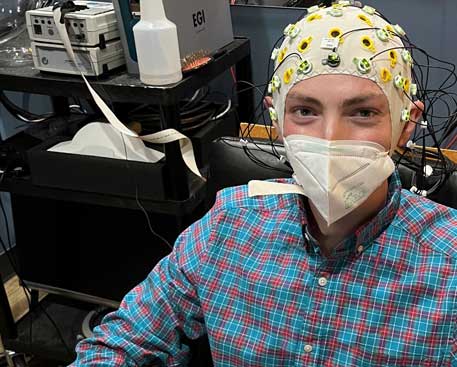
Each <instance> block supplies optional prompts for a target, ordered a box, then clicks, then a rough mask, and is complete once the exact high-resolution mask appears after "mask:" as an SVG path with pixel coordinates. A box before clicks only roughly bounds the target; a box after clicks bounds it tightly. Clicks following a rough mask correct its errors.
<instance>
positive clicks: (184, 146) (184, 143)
mask: <svg viewBox="0 0 457 367" xmlns="http://www.w3.org/2000/svg"><path fill="white" fill-rule="evenodd" d="M53 15H54V23H55V24H56V27H57V31H58V32H59V35H60V38H61V40H62V42H63V44H64V47H65V49H66V51H67V53H68V55H69V56H70V58H71V60H72V61H73V63H74V64H75V67H76V68H77V69H78V71H79V72H80V74H81V76H82V78H83V80H84V82H85V83H86V86H87V88H88V89H89V92H90V94H91V95H92V98H93V99H94V101H95V103H96V104H97V106H98V107H99V108H100V110H101V111H102V112H103V114H104V115H105V117H106V119H107V120H108V122H109V123H110V124H111V125H112V126H113V127H114V128H115V129H116V130H118V131H119V132H121V133H122V134H126V135H129V136H132V137H136V138H138V139H141V140H143V141H147V142H150V143H156V144H166V143H171V142H174V141H179V146H180V148H181V155H182V158H183V160H184V163H185V164H186V166H187V167H189V169H190V170H191V171H192V172H193V173H194V174H196V175H197V176H199V177H201V178H202V179H203V180H204V181H206V180H205V178H204V177H202V175H201V173H200V171H199V170H198V167H197V163H196V162H195V155H194V149H193V146H192V142H191V140H190V139H189V138H188V137H187V136H185V135H184V134H181V133H180V132H179V131H177V130H175V129H166V130H162V131H159V132H157V133H155V134H149V135H143V136H139V135H138V134H137V133H136V132H134V131H132V130H130V129H129V128H128V127H126V126H125V125H124V124H123V123H122V122H121V121H119V119H118V118H117V116H116V115H115V114H114V112H113V111H111V109H110V108H109V107H108V105H107V104H106V103H105V101H103V99H102V98H101V97H100V96H99V95H98V93H97V92H96V91H95V90H94V89H93V88H92V87H91V85H90V84H89V82H88V81H87V79H86V77H85V76H84V74H83V72H82V70H81V69H80V68H79V66H78V63H77V61H76V58H75V54H74V52H73V48H72V46H71V42H70V39H69V37H68V33H67V29H66V27H65V23H63V24H62V23H60V17H61V9H60V7H58V8H56V9H54V12H53ZM153 163H155V162H153Z"/></svg>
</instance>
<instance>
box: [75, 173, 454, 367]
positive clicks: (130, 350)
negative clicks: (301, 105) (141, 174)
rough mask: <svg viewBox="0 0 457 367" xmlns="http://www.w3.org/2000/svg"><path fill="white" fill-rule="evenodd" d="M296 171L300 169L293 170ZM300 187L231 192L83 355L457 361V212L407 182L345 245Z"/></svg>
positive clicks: (245, 361) (155, 359)
mask: <svg viewBox="0 0 457 367" xmlns="http://www.w3.org/2000/svg"><path fill="white" fill-rule="evenodd" d="M286 182H288V181H286ZM306 223H307V221H306V210H305V208H304V205H303V200H301V199H300V197H299V196H298V195H292V194H290V195H280V196H264V197H260V198H259V197H257V198H249V197H248V196H247V188H246V186H241V187H234V188H229V189H225V190H223V191H221V192H220V193H219V195H218V199H217V201H216V204H215V205H214V207H213V209H212V210H211V211H210V212H209V213H208V214H207V215H206V216H205V217H204V218H202V219H201V220H200V221H198V222H197V223H195V224H193V225H192V226H191V227H190V228H188V229H187V230H186V231H185V232H183V234H182V235H181V236H180V237H179V239H178V240H177V242H176V244H175V248H174V250H173V252H172V253H171V254H170V255H169V256H168V257H166V258H164V259H163V260H162V261H161V262H159V264H158V265H157V266H156V267H155V269H154V270H153V271H152V272H151V274H150V275H149V276H148V277H147V279H146V280H145V281H144V282H143V283H142V284H140V285H139V286H137V287H136V288H134V289H133V290H132V291H131V292H130V293H128V294H127V296H126V297H125V298H124V300H123V302H122V304H121V307H120V308H119V310H118V311H116V312H114V313H112V314H110V315H108V316H107V317H106V318H105V319H104V322H103V324H102V325H101V326H100V327H98V328H97V329H96V331H95V336H94V337H93V338H90V339H87V340H85V341H82V342H81V343H80V344H79V346H78V348H77V352H78V358H77V361H76V362H75V363H74V364H73V365H72V366H106V367H108V366H144V365H149V364H153V363H156V364H158V365H162V366H184V365H186V361H187V360H188V354H189V353H188V352H189V350H188V347H187V346H186V345H185V344H183V343H181V339H182V336H184V335H185V336H186V337H188V338H191V339H195V338H198V337H200V336H202V335H203V334H205V333H207V335H208V337H209V341H210V346H211V352H212V357H213V360H214V364H215V366H218V367H222V366H224V367H225V366H227V367H228V366H308V367H310V366H315V367H322V366H329V367H330V366H331V367H335V366H396V367H402V366H452V367H456V366H457V341H456V337H457V319H456V318H457V264H456V262H457V211H455V210H453V209H450V208H447V207H444V206H441V205H439V204H436V203H434V202H431V201H429V200H427V199H424V198H421V197H418V196H414V195H412V194H410V193H409V192H408V191H404V190H403V191H402V190H401V188H400V180H399V176H398V173H397V172H396V173H394V174H393V175H392V177H391V179H390V183H389V196H388V202H387V205H386V206H385V207H384V209H383V210H382V211H381V212H380V213H379V215H377V216H376V217H375V218H373V219H372V220H371V221H369V222H368V223H366V224H364V225H363V226H362V227H360V228H359V229H358V230H357V231H356V232H355V233H354V234H353V235H352V236H350V238H348V239H346V240H345V241H344V243H342V245H341V246H340V251H338V252H336V253H335V254H334V256H331V257H323V256H321V254H320V253H319V251H318V247H317V246H316V244H315V243H314V241H313V239H312V238H310V237H309V234H308V233H307V231H306V230H303V229H304V228H305V229H306Z"/></svg>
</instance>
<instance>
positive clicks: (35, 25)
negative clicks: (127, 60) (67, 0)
mask: <svg viewBox="0 0 457 367" xmlns="http://www.w3.org/2000/svg"><path fill="white" fill-rule="evenodd" d="M74 3H75V4H76V5H81V6H87V9H83V10H78V11H75V12H70V13H67V14H66V15H65V24H66V28H67V32H68V37H69V38H70V42H71V44H72V45H78V46H97V45H99V44H100V43H103V42H107V41H109V40H112V39H114V38H119V37H120V35H119V29H118V27H117V20H116V14H115V13H114V9H113V4H111V3H105V2H99V1H75V2H74ZM26 21H27V30H28V32H29V37H30V39H31V40H32V41H39V42H51V43H62V41H61V40H60V36H59V32H58V31H57V28H56V25H55V23H54V16H53V11H52V6H48V7H46V8H41V9H35V10H29V11H27V12H26Z"/></svg>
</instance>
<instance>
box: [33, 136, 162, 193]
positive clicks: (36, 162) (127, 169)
mask: <svg viewBox="0 0 457 367" xmlns="http://www.w3.org/2000/svg"><path fill="white" fill-rule="evenodd" d="M66 140H69V138H67V137H55V138H53V139H49V140H46V141H45V142H44V143H42V144H40V145H38V146H35V147H34V148H32V149H31V150H29V151H28V152H27V156H28V161H29V166H30V171H31V180H32V183H33V184H34V185H38V186H46V187H52V188H57V189H65V190H73V191H83V192H91V193H98V194H105V195H114V196H122V197H129V198H135V196H136V190H138V197H139V198H141V199H150V200H164V199H165V198H166V192H165V187H166V176H165V162H164V161H159V162H158V163H144V162H136V161H126V160H121V159H110V158H102V157H95V156H85V155H79V154H67V153H57V152H48V151H47V149H49V148H51V147H52V146H54V145H56V144H58V143H60V142H62V141H66Z"/></svg>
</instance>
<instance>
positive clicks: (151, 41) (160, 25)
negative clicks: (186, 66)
mask: <svg viewBox="0 0 457 367" xmlns="http://www.w3.org/2000/svg"><path fill="white" fill-rule="evenodd" d="M140 6H141V20H140V21H139V22H138V23H137V24H135V26H134V27H133V34H134V37H135V47H136V52H137V57H138V68H139V71H140V80H141V81H142V82H143V83H144V84H149V85H166V84H172V83H176V82H178V81H180V80H181V79H182V72H181V58H180V55H179V43H178V32H177V30H176V25H175V24H174V23H173V22H171V21H169V20H168V19H167V17H166V15H165V9H164V7H163V2H162V0H143V1H142V2H141V3H140Z"/></svg>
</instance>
